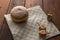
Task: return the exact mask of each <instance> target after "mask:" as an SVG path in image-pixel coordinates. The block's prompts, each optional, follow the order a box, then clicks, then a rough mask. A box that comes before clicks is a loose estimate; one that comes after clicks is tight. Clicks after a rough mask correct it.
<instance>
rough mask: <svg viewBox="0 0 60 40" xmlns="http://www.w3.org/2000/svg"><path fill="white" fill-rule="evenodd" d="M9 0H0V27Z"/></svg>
mask: <svg viewBox="0 0 60 40" xmlns="http://www.w3.org/2000/svg"><path fill="white" fill-rule="evenodd" d="M9 3H10V0H0V29H1V26H2V23H3V19H4V14H5V13H6V12H7V9H8V6H9Z"/></svg>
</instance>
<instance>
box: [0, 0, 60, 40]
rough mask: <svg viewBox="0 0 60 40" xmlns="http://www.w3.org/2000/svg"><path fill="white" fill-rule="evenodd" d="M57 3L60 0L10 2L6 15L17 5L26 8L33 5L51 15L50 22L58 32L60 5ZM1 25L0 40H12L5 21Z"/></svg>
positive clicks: (58, 38) (12, 0) (16, 0)
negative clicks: (38, 6)
mask: <svg viewBox="0 0 60 40" xmlns="http://www.w3.org/2000/svg"><path fill="white" fill-rule="evenodd" d="M59 3H60V0H11V1H10V5H9V9H8V11H7V14H8V13H10V10H11V9H12V8H13V7H14V6H17V5H22V6H25V7H27V8H29V7H33V6H35V5H40V6H41V8H42V9H43V11H45V13H46V14H48V13H51V14H53V16H52V20H53V22H54V24H55V25H56V26H57V28H58V29H59V30H60V27H59V26H60V18H59V17H60V5H59ZM0 14H1V13H0ZM2 25H3V26H2V28H1V32H0V40H13V36H12V34H11V31H10V29H9V26H8V25H7V23H6V20H5V19H4V21H3V24H2ZM48 40H60V35H57V36H55V37H53V38H50V39H48Z"/></svg>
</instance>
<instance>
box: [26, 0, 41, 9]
mask: <svg viewBox="0 0 60 40" xmlns="http://www.w3.org/2000/svg"><path fill="white" fill-rule="evenodd" d="M36 5H40V6H41V7H42V0H26V3H25V7H27V8H29V7H33V6H36Z"/></svg>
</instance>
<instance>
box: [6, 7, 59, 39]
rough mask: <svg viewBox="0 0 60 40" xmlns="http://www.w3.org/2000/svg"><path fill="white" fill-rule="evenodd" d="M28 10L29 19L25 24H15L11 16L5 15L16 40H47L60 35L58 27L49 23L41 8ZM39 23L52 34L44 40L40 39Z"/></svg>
mask: <svg viewBox="0 0 60 40" xmlns="http://www.w3.org/2000/svg"><path fill="white" fill-rule="evenodd" d="M27 10H28V11H29V17H28V20H27V22H24V23H15V22H13V21H12V19H11V17H10V14H7V15H5V18H6V20H7V23H8V25H9V28H10V30H11V32H12V35H13V37H14V40H45V39H48V38H50V37H53V36H56V35H58V34H60V32H59V30H58V29H57V28H56V26H55V25H54V24H53V23H52V22H48V21H47V18H46V14H45V13H44V12H43V11H42V9H41V8H40V6H35V7H32V8H29V9H27ZM37 23H41V24H45V26H46V28H47V31H49V32H50V34H48V35H47V36H46V37H44V38H41V37H39V34H38V32H39V26H38V24H37Z"/></svg>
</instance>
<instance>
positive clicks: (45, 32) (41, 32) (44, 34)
mask: <svg viewBox="0 0 60 40" xmlns="http://www.w3.org/2000/svg"><path fill="white" fill-rule="evenodd" d="M47 34H49V32H47V31H46V30H40V31H39V35H40V36H41V37H44V36H46V35H47Z"/></svg>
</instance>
